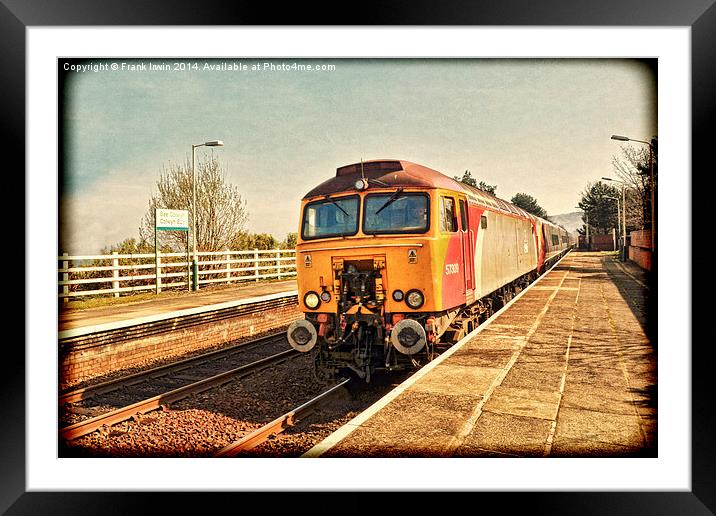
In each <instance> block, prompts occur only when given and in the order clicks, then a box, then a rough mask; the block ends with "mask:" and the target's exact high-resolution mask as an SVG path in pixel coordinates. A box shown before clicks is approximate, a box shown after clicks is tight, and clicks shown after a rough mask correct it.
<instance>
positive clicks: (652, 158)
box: [612, 134, 656, 253]
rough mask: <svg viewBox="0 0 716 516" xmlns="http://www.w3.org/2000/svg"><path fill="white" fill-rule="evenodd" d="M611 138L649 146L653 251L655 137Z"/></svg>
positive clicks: (652, 247)
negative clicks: (641, 138) (647, 140)
mask: <svg viewBox="0 0 716 516" xmlns="http://www.w3.org/2000/svg"><path fill="white" fill-rule="evenodd" d="M612 140H617V141H620V142H637V143H643V144H645V145H648V146H649V175H650V176H651V251H652V253H653V252H654V251H655V250H656V212H655V209H654V190H655V189H656V183H654V142H655V140H656V138H652V140H651V141H650V142H645V141H644V140H635V139H633V138H629V137H628V136H620V135H618V134H613V135H612Z"/></svg>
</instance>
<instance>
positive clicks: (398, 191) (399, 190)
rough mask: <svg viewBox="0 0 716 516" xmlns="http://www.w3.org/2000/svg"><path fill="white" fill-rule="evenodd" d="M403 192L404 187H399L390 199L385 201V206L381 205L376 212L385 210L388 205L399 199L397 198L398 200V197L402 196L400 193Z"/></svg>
mask: <svg viewBox="0 0 716 516" xmlns="http://www.w3.org/2000/svg"><path fill="white" fill-rule="evenodd" d="M402 193H403V189H402V188H398V189H397V190H396V191H395V193H394V194H393V195H391V196H390V199H388V200H387V201H385V204H384V205H383V206H381V207H380V208H379V209H378V211H376V212H375V214H376V215H378V214H379V213H380V212H381V211H383V210H384V209H386V208H387V207H388V206H390V205H391V204H393V203H394V202H395V201H397V200H398V197H400V194H402Z"/></svg>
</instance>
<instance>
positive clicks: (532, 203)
mask: <svg viewBox="0 0 716 516" xmlns="http://www.w3.org/2000/svg"><path fill="white" fill-rule="evenodd" d="M510 202H511V203H512V204H514V205H515V206H519V207H520V208H522V209H523V210H525V211H527V212H529V213H531V214H532V215H537V216H538V217H542V218H543V219H547V218H548V217H547V212H546V211H545V210H544V208H542V206H540V205H539V204H537V199H535V198H534V197H532V196H531V195H528V194H526V193H517V194H515V195H514V196H513V197H512V200H511V201H510Z"/></svg>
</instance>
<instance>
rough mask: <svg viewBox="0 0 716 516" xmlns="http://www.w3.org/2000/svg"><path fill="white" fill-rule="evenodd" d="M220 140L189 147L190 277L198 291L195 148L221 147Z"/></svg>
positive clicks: (222, 144)
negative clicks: (190, 200) (190, 199)
mask: <svg viewBox="0 0 716 516" xmlns="http://www.w3.org/2000/svg"><path fill="white" fill-rule="evenodd" d="M223 146H224V142H223V141H221V140H211V141H208V142H204V143H199V144H196V145H194V144H192V146H191V197H192V202H191V237H192V255H193V257H192V264H191V267H192V277H193V278H194V285H193V289H192V290H194V291H195V292H196V291H197V290H199V262H198V260H197V254H196V214H197V209H196V148H197V147H223Z"/></svg>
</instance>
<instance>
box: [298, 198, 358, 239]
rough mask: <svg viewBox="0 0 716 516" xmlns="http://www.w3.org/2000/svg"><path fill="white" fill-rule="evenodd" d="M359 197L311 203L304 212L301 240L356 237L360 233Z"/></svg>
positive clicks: (329, 199)
mask: <svg viewBox="0 0 716 516" xmlns="http://www.w3.org/2000/svg"><path fill="white" fill-rule="evenodd" d="M359 203H360V199H359V197H358V196H357V195H350V196H347V197H337V198H331V197H327V198H326V199H324V200H320V201H315V202H311V203H309V204H307V205H306V209H305V210H304V211H303V224H302V225H301V238H303V239H304V240H305V239H311V238H326V237H333V236H347V235H355V234H356V233H357V232H358V206H359Z"/></svg>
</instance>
